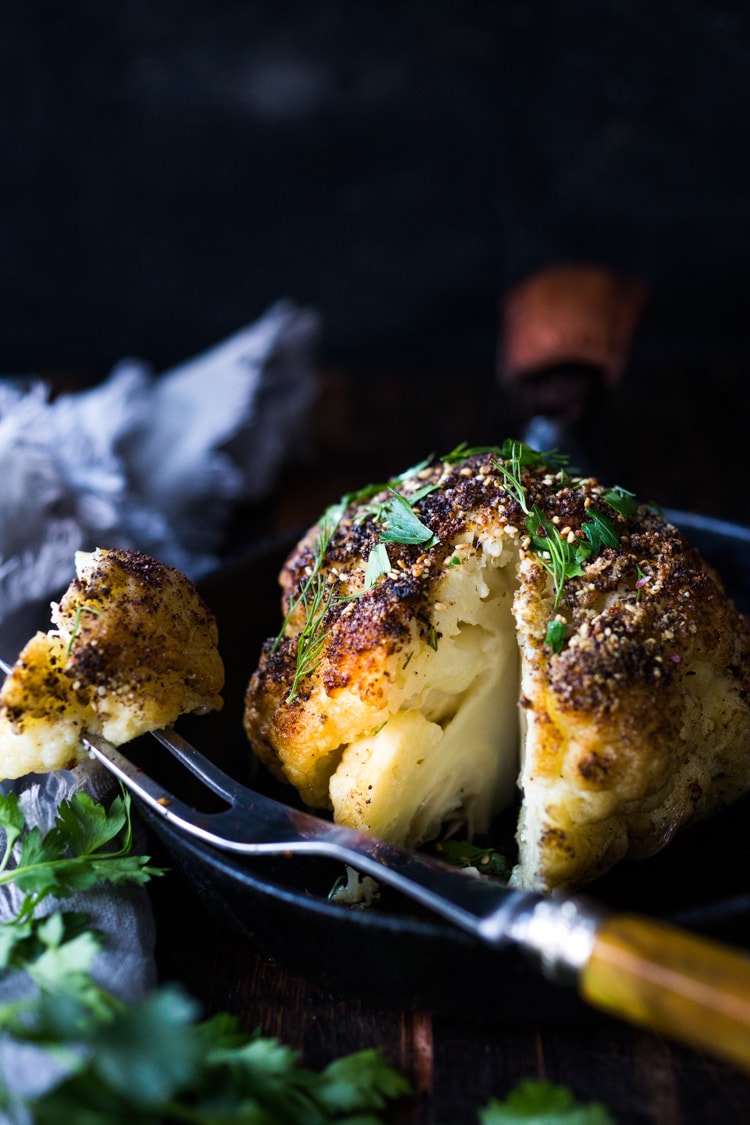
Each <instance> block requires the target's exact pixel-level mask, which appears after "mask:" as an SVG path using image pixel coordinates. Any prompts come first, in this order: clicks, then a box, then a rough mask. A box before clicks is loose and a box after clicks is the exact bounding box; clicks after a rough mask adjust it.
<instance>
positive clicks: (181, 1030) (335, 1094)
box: [0, 793, 409, 1125]
mask: <svg viewBox="0 0 750 1125" xmlns="http://www.w3.org/2000/svg"><path fill="white" fill-rule="evenodd" d="M0 826H2V827H3V828H4V829H5V833H6V847H5V852H4V855H3V858H2V865H3V875H2V882H3V883H5V884H6V885H7V884H9V883H11V882H15V883H16V884H17V886H18V889H19V890H20V891H21V892H22V894H21V904H20V907H19V909H18V911H17V913H16V915H15V916H14V917H12V918H11V919H10V920H9V921H7V922H5V923H4V924H3V925H1V926H0V971H8V970H16V971H21V972H25V973H26V974H27V975H28V976H29V978H30V980H31V981H33V983H34V984H35V985H36V990H35V991H33V992H32V993H31V994H30V995H24V996H23V998H22V999H18V1000H15V1001H13V1002H10V1003H4V1004H0V1031H1V1032H2V1033H3V1035H4V1036H6V1038H8V1037H9V1038H10V1039H11V1040H14V1041H15V1042H17V1043H28V1044H33V1045H34V1046H35V1047H36V1048H37V1049H39V1050H41V1051H42V1052H43V1053H46V1054H47V1055H48V1057H49V1061H50V1067H51V1069H50V1085H49V1087H48V1089H46V1091H45V1092H44V1093H42V1094H41V1095H38V1096H35V1097H27V1098H21V1097H20V1096H19V1095H15V1094H11V1093H10V1091H9V1090H8V1089H7V1088H5V1087H3V1086H2V1084H0V1107H2V1108H5V1109H8V1110H10V1111H13V1112H15V1111H17V1110H22V1111H23V1112H22V1116H23V1120H25V1121H26V1120H28V1121H33V1122H34V1125H58V1123H59V1122H60V1121H85V1122H86V1123H87V1125H138V1123H144V1125H145V1123H146V1122H149V1123H153V1122H155V1121H174V1122H179V1121H184V1122H191V1123H192V1125H237V1123H239V1122H241V1121H242V1122H244V1121H252V1122H254V1123H255V1125H328V1123H334V1122H340V1123H342V1125H343V1123H344V1122H349V1123H353V1122H355V1121H356V1122H358V1123H359V1122H361V1123H362V1125H366V1123H369V1125H378V1123H379V1122H381V1121H382V1111H383V1110H384V1109H385V1107H386V1105H387V1104H388V1103H389V1102H390V1101H392V1100H394V1099H396V1098H400V1097H402V1096H403V1095H405V1094H407V1093H408V1092H409V1084H408V1082H407V1081H406V1079H405V1078H404V1077H402V1076H401V1075H400V1074H399V1073H398V1072H397V1071H395V1070H394V1069H393V1068H392V1067H391V1066H390V1065H389V1064H388V1063H387V1062H386V1060H385V1059H384V1058H383V1056H382V1055H381V1054H380V1053H379V1052H377V1051H374V1050H366V1051H361V1052H358V1053H355V1054H352V1055H348V1056H344V1057H343V1058H340V1059H337V1060H335V1061H334V1062H332V1063H331V1064H330V1065H329V1066H328V1067H326V1068H325V1069H324V1070H322V1071H321V1072H319V1073H318V1072H314V1071H311V1070H308V1069H307V1068H305V1067H303V1066H302V1065H301V1064H300V1057H299V1055H298V1054H297V1052H295V1051H293V1050H291V1049H289V1048H287V1047H284V1046H282V1045H281V1044H280V1043H278V1042H277V1041H276V1040H274V1039H267V1038H263V1037H262V1036H261V1035H260V1034H259V1033H257V1032H256V1033H253V1034H246V1033H244V1032H242V1031H241V1029H240V1028H239V1025H238V1023H237V1021H236V1020H234V1019H233V1017H231V1016H229V1015H226V1014H223V1013H222V1014H220V1015H218V1016H216V1017H213V1018H211V1019H208V1020H203V1021H200V1020H199V1019H198V1005H197V1004H196V1002H195V1001H194V1000H193V999H192V998H191V997H189V996H187V995H186V994H185V993H184V992H183V991H182V990H181V989H179V988H176V987H162V988H158V989H155V990H154V991H153V992H151V993H150V994H149V995H147V996H146V997H144V998H143V999H141V1000H139V1001H137V1002H135V1003H132V1004H126V1003H124V1002H122V1001H120V1000H118V999H117V998H116V997H115V996H113V995H112V994H110V993H108V992H107V991H106V990H105V989H104V988H102V987H100V986H99V985H98V984H97V983H96V981H95V980H94V978H93V976H92V972H91V970H92V966H93V962H94V958H95V957H96V955H97V954H98V953H99V952H100V950H101V949H102V948H103V947H104V942H105V938H104V936H103V935H102V934H101V933H99V932H97V931H95V930H93V929H92V928H91V927H90V925H89V918H88V917H87V916H86V915H84V914H81V913H74V912H65V911H61V910H54V911H53V912H51V913H49V914H47V915H46V916H39V914H38V913H35V912H33V911H36V909H37V908H38V907H39V906H40V905H41V903H42V902H43V901H44V900H45V899H46V898H47V897H48V896H49V895H52V894H54V895H55V896H56V897H59V898H62V899H64V898H65V897H67V896H69V895H70V894H72V893H74V892H75V891H78V890H82V889H86V888H88V887H91V886H92V885H93V884H95V883H98V882H101V881H103V880H105V881H108V882H110V883H113V884H116V885H117V884H120V883H122V882H135V883H142V882H145V881H146V880H147V879H149V878H151V877H152V876H153V875H155V874H157V873H158V874H161V870H160V869H158V868H155V867H152V866H151V865H150V864H149V863H148V862H147V858H146V857H143V856H134V855H132V854H131V847H132V829H131V821H130V802H129V798H128V796H127V794H123V796H122V797H118V798H116V800H115V801H114V802H113V803H112V805H111V806H110V808H106V807H104V806H103V805H101V804H98V803H96V802H95V801H93V800H92V798H90V797H89V796H88V795H87V794H85V793H79V794H76V795H75V796H74V797H73V798H71V800H70V801H65V802H63V803H62V804H61V805H60V807H59V809H58V811H57V816H56V820H55V825H54V827H53V828H52V829H51V830H50V831H49V832H46V833H41V832H39V830H38V829H36V828H33V829H31V830H30V831H28V832H27V831H26V825H25V824H24V817H23V813H22V810H21V808H20V805H19V803H18V800H17V798H16V796H15V794H10V795H8V796H5V797H0ZM27 841H29V842H28V843H27ZM61 1064H62V1065H61ZM40 1065H41V1064H40ZM8 1119H9V1120H10V1119H11V1118H8Z"/></svg>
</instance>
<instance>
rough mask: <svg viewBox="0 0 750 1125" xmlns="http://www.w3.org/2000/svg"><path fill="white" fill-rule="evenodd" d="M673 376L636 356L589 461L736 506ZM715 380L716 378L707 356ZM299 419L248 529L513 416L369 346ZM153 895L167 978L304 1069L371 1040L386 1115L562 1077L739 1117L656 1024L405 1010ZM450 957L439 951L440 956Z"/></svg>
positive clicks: (455, 1124)
mask: <svg viewBox="0 0 750 1125" xmlns="http://www.w3.org/2000/svg"><path fill="white" fill-rule="evenodd" d="M683 376H684V373H678V374H675V373H674V372H671V373H668V374H667V375H666V376H665V375H664V373H662V372H659V371H658V370H646V371H642V372H636V374H635V375H634V377H633V378H634V381H633V383H632V385H629V386H628V388H627V389H626V390H625V391H624V392H623V393H621V394H619V395H616V396H614V398H613V399H612V401H611V402H609V403H608V404H606V405H605V407H604V410H603V412H602V413H601V415H600V417H599V419H598V421H597V423H596V433H594V434H592V447H598V448H599V449H600V450H601V449H604V454H603V455H602V459H603V461H606V464H604V465H603V468H602V472H601V474H600V475H601V477H602V479H603V480H606V481H607V483H619V484H623V485H624V486H626V487H631V488H633V489H634V490H635V491H637V492H638V494H639V495H642V496H645V497H648V498H657V499H660V500H662V501H663V502H665V503H666V504H668V505H672V506H678V507H685V508H692V509H695V510H699V511H703V512H706V513H707V514H714V515H717V516H721V517H724V518H734V519H737V520H741V521H743V522H750V496H748V495H744V494H743V493H742V492H741V490H738V489H737V488H735V486H734V484H733V483H732V477H731V475H730V476H727V474H726V470H727V469H728V468H729V469H730V470H731V467H732V458H733V457H734V458H735V459H736V458H737V457H738V456H739V452H740V450H739V445H738V448H737V450H735V451H730V452H720V453H719V455H718V457H717V456H716V446H715V445H712V442H711V441H709V440H708V438H709V436H710V435H709V434H707V433H706V430H705V428H703V427H704V426H705V423H706V418H707V413H706V412H707V411H708V415H709V418H708V422H709V426H710V425H711V424H712V419H713V414H715V415H716V421H717V424H718V422H719V421H721V425H722V426H724V427H726V426H729V428H730V436H731V427H732V426H733V425H736V424H737V423H736V422H734V421H733V420H732V418H731V417H730V414H731V412H726V414H722V410H723V407H722V406H721V405H720V404H718V403H717V402H715V401H713V400H712V402H711V404H709V405H707V404H706V402H705V400H703V399H701V397H700V391H699V387H698V384H697V383H696V384H695V385H692V386H686V385H685V381H684V377H683ZM713 379H714V383H716V381H717V379H718V381H719V383H721V376H720V375H719V376H717V374H716V372H714V373H713ZM670 380H671V381H670ZM726 380H727V382H730V381H731V380H730V375H726ZM699 400H700V402H699ZM701 403H702V405H701ZM699 407H700V408H699ZM712 412H713V413H712ZM722 419H724V420H722ZM312 422H313V425H312V427H311V434H310V440H309V443H308V444H307V445H306V446H305V447H304V448H301V449H300V451H299V459H298V461H297V462H296V463H295V464H293V465H291V466H290V467H289V469H288V470H287V472H286V473H285V475H284V478H283V479H282V480H281V481H280V483H279V486H278V489H277V490H276V492H275V493H274V496H273V497H272V498H271V501H270V503H269V505H268V507H267V508H264V510H263V511H262V512H259V513H253V514H250V515H248V517H247V520H248V522H247V528H250V537H252V535H254V534H256V532H260V531H267V530H278V529H288V528H295V527H298V526H300V525H306V524H307V523H309V522H312V520H314V519H315V517H316V516H317V515H318V514H319V512H320V511H321V510H322V508H323V507H324V506H325V505H326V504H327V503H329V502H331V501H333V500H335V499H337V498H338V497H339V496H340V495H341V494H342V493H343V492H345V491H347V490H348V489H350V488H352V487H354V486H358V485H360V484H364V483H366V482H367V481H371V480H375V479H383V477H385V476H388V475H391V474H393V473H395V472H398V471H400V470H401V469H403V468H405V467H407V466H408V465H410V464H413V463H415V462H416V461H418V460H420V459H421V458H422V457H423V456H425V455H426V454H428V453H430V452H438V453H439V452H447V451H448V450H449V449H451V448H453V447H454V446H455V445H456V444H457V443H458V442H459V441H461V440H467V441H469V442H470V443H472V444H478V443H483V442H489V441H498V440H502V438H504V437H505V436H515V434H514V428H515V426H516V423H517V419H516V418H515V417H514V415H513V408H512V405H509V404H508V403H505V402H503V397H502V395H499V394H498V391H497V385H496V383H495V378H494V373H493V371H492V366H491V364H489V365H488V364H487V363H486V362H482V361H480V362H478V363H474V364H467V365H466V366H465V367H461V368H459V367H458V366H455V365H451V364H449V363H446V364H444V365H440V366H439V367H436V368H432V369H429V368H428V369H425V368H423V367H419V366H418V365H414V364H413V363H407V364H395V363H393V364H388V363H387V362H383V361H379V362H378V364H377V365H374V369H373V370H361V369H360V370H343V369H342V370H329V371H327V372H325V374H324V377H323V380H322V385H321V394H320V397H319V401H318V405H317V409H316V412H315V416H314V419H312ZM724 432H725V433H726V432H727V431H726V428H725V429H724ZM605 470H606V473H607V474H608V475H607V476H605ZM610 473H613V474H614V478H613V477H612V476H610V475H609V474H610ZM152 899H153V905H154V911H155V915H156V921H157V934H158V945H157V956H158V965H159V971H160V974H161V977H162V979H163V980H171V981H174V980H177V981H180V982H182V983H183V984H184V985H185V986H186V988H187V989H188V990H189V991H190V992H191V993H192V994H193V995H194V996H195V997H196V998H197V999H199V1000H200V1001H201V1002H202V1004H203V1005H204V1008H205V1011H206V1012H207V1013H210V1012H215V1011H219V1010H224V1011H230V1012H233V1013H235V1014H236V1015H237V1016H238V1017H239V1018H240V1020H241V1022H242V1025H243V1026H244V1027H245V1028H247V1029H255V1028H260V1029H261V1030H262V1032H263V1033H265V1034H267V1035H272V1036H278V1037H279V1039H281V1040H282V1041H283V1042H284V1043H287V1044H289V1045H290V1046H293V1047H296V1048H299V1049H300V1050H301V1052H302V1055H303V1058H304V1061H305V1062H306V1063H307V1064H309V1065H310V1066H313V1067H319V1066H322V1065H324V1064H326V1063H327V1062H329V1061H331V1060H332V1059H334V1058H336V1057H338V1056H339V1055H341V1054H342V1053H347V1052H350V1051H354V1050H358V1049H360V1048H365V1047H372V1046H376V1047H378V1048H380V1049H381V1050H382V1051H383V1053H384V1054H385V1055H386V1056H387V1057H388V1058H389V1059H390V1060H391V1061H392V1063H393V1064H394V1065H395V1066H396V1067H397V1068H398V1069H399V1070H400V1071H402V1072H403V1073H404V1075H406V1077H407V1078H408V1079H409V1081H410V1082H411V1084H412V1087H413V1090H414V1095H413V1097H412V1098H410V1099H407V1100H406V1101H404V1102H403V1103H401V1104H399V1105H397V1106H395V1107H394V1108H393V1111H392V1112H391V1114H390V1116H389V1120H390V1121H392V1122H394V1123H403V1125H406V1123H409V1125H427V1123H430V1125H433V1123H434V1125H464V1123H466V1125H470V1123H474V1122H476V1121H477V1120H478V1118H477V1109H478V1108H479V1107H482V1106H483V1105H485V1104H486V1103H487V1102H488V1100H489V1099H490V1098H491V1097H504V1096H505V1095H506V1094H507V1093H508V1092H509V1091H510V1090H511V1088H512V1087H513V1086H515V1085H516V1083H517V1082H518V1081H519V1080H521V1079H523V1078H527V1077H544V1078H547V1079H549V1080H551V1081H554V1082H558V1083H563V1084H566V1085H568V1086H569V1087H570V1088H571V1089H572V1091H573V1093H574V1094H575V1096H576V1098H578V1099H579V1100H581V1101H582V1102H590V1101H601V1102H603V1103H604V1104H605V1105H606V1106H607V1107H608V1108H609V1109H610V1111H611V1113H612V1114H613V1116H614V1117H615V1119H616V1120H617V1121H618V1122H619V1123H621V1125H636V1123H654V1125H656V1123H658V1125H668V1123H675V1125H698V1123H705V1122H717V1123H721V1125H726V1123H728V1122H740V1121H745V1120H748V1116H749V1115H750V1109H749V1108H748V1107H750V1075H746V1074H744V1073H742V1072H740V1071H739V1070H737V1069H735V1068H733V1067H731V1066H728V1065H723V1064H721V1063H719V1062H716V1061H714V1060H713V1059H712V1058H710V1057H708V1056H706V1055H703V1054H699V1053H697V1052H694V1051H692V1050H689V1049H687V1048H683V1047H681V1046H676V1045H674V1044H672V1043H670V1042H667V1041H665V1040H664V1039H663V1038H661V1037H659V1036H657V1035H653V1034H649V1033H646V1032H641V1031H639V1030H633V1029H631V1028H629V1027H627V1026H625V1025H623V1024H620V1023H618V1022H615V1021H613V1020H610V1019H608V1018H606V1017H596V1018H592V1019H591V1020H589V1021H582V1022H577V1021H575V1020H573V1021H567V1020H565V1019H556V1018H550V1017H549V1015H548V1014H547V1013H546V1012H545V1011H543V1010H542V1011H541V1012H539V1013H538V1014H534V1015H533V1016H532V1018H531V1019H530V1020H528V1021H523V1022H522V1023H519V1022H517V1021H514V1020H508V1019H507V1018H506V1017H504V1015H503V1013H502V1011H500V1012H497V1013H494V1014H493V1013H490V1014H489V1015H488V1016H487V1018H484V1019H476V1018H475V1017H473V1016H472V1017H469V1016H467V1017H463V1016H462V1015H461V1014H460V1013H459V1014H458V1015H456V1014H452V1015H450V1016H445V1015H441V1014H440V1013H437V1012H433V1011H430V1010H420V1009H419V1008H417V1010H413V1007H412V1005H410V1004H409V1003H408V998H407V997H405V998H404V1004H403V1005H398V1004H396V1005H394V1004H393V1003H390V1002H387V1003H379V1002H377V1001H376V1000H373V999H372V998H366V997H365V996H357V995H352V994H351V993H348V994H339V993H337V992H334V991H331V990H330V989H329V988H327V987H324V986H321V985H320V984H319V983H318V982H317V981H316V980H314V979H310V978H309V977H308V976H305V975H300V974H298V973H296V972H293V971H289V970H288V969H287V968H286V967H285V966H284V965H281V964H277V963H275V961H274V960H272V959H271V958H270V957H269V956H268V955H267V954H266V953H264V952H262V951H260V950H258V949H256V948H254V947H253V946H252V945H251V944H249V943H248V941H247V940H246V939H245V938H244V937H240V936H238V935H237V934H236V933H235V932H233V931H231V930H229V929H226V928H224V927H223V926H221V925H220V924H218V923H217V920H216V918H215V917H214V916H213V914H211V913H210V912H208V911H207V910H206V909H205V907H204V906H203V905H202V904H201V902H200V901H198V900H197V899H196V897H195V895H194V894H193V893H192V891H191V887H190V885H189V883H187V882H185V881H184V880H183V879H182V878H181V877H180V876H178V875H177V874H173V875H170V876H169V877H168V878H166V879H164V880H161V881H160V882H159V883H158V884H157V885H155V887H154V889H153V891H152ZM300 940H304V934H301V935H300ZM460 968H461V967H460V965H456V964H446V965H445V966H444V970H443V971H444V972H445V973H446V974H455V973H457V972H460ZM503 971H504V970H503V967H502V966H501V965H498V972H499V973H501V972H503ZM549 988H550V990H551V989H552V988H553V986H551V985H550V986H549Z"/></svg>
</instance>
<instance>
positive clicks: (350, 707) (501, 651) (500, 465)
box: [245, 443, 750, 889]
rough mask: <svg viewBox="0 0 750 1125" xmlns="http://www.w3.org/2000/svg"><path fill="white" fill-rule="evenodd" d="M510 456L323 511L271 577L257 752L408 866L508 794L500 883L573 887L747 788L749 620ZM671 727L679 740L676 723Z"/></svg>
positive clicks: (660, 542)
mask: <svg viewBox="0 0 750 1125" xmlns="http://www.w3.org/2000/svg"><path fill="white" fill-rule="evenodd" d="M624 496H629V494H625V493H624V492H623V490H610V491H606V490H605V489H604V488H602V487H601V486H600V485H599V483H598V482H597V481H596V480H594V479H586V480H573V479H571V478H570V477H569V476H568V474H567V472H566V471H565V470H564V468H561V467H560V466H559V465H553V466H550V465H549V464H546V463H545V460H544V458H543V457H541V456H540V455H539V454H535V453H534V451H531V450H527V449H526V448H525V447H522V446H520V445H519V444H518V443H510V448H508V443H506V446H505V447H502V448H501V447H498V448H497V449H494V450H485V451H481V452H477V453H475V454H473V455H468V454H467V455H466V456H463V457H462V456H457V457H456V458H449V459H446V460H445V461H438V462H436V463H434V464H432V465H430V466H427V467H425V466H422V467H419V468H418V469H417V470H415V471H413V472H411V473H406V474H404V475H403V476H402V477H400V478H398V480H397V481H395V482H392V484H391V486H390V487H384V488H382V489H381V490H378V489H367V490H363V492H362V493H360V494H358V495H356V496H354V497H350V498H348V500H347V502H346V503H345V504H344V505H343V506H342V507H341V508H339V509H338V510H331V511H329V512H328V513H327V514H326V516H325V517H324V519H323V520H322V521H321V522H320V523H319V524H318V525H316V527H314V528H312V529H311V530H310V532H309V533H308V534H307V535H306V536H305V538H304V539H303V540H302V541H301V542H300V543H299V544H298V546H297V547H296V548H295V550H294V551H293V552H292V554H291V555H290V557H289V558H288V560H287V562H286V564H285V566H284V568H283V570H282V574H281V576H280V581H281V586H282V592H283V597H282V602H283V611H284V614H285V624H284V627H283V629H282V630H281V632H280V635H279V636H278V637H277V638H274V639H270V640H269V641H268V642H267V643H266V645H265V646H264V649H263V652H262V654H261V658H260V661H259V665H258V668H257V670H256V671H255V673H254V674H253V676H252V678H251V680H250V683H249V686H248V690H247V695H246V706H245V729H246V733H247V735H248V738H249V739H250V742H251V744H252V746H253V749H254V750H255V752H256V754H257V755H258V756H259V757H260V758H261V759H262V760H263V761H264V762H265V763H266V764H267V765H268V767H269V768H270V769H271V770H272V771H273V772H274V773H275V774H276V775H277V776H279V777H281V778H283V779H285V780H287V781H289V782H291V783H292V784H293V785H294V786H295V787H296V788H297V790H298V791H299V793H300V795H301V796H302V798H303V800H304V801H305V802H306V803H307V804H309V805H311V806H313V807H317V808H328V809H330V810H331V811H332V813H333V817H334V820H335V821H336V822H337V823H340V824H346V825H350V826H352V827H355V828H357V829H359V830H363V831H368V832H371V833H373V834H375V835H377V836H379V837H381V838H383V839H386V840H389V841H392V842H396V843H402V844H407V845H410V846H419V845H420V844H422V843H425V842H427V841H429V840H432V839H434V838H436V837H437V836H438V835H439V834H445V833H446V832H455V831H457V830H465V831H467V832H468V834H469V835H472V836H476V835H482V834H484V833H486V832H487V831H488V829H489V828H490V824H491V821H492V819H493V817H495V816H496V815H497V814H498V813H499V812H501V811H502V810H504V809H505V808H507V807H508V806H509V805H510V804H511V803H512V801H513V800H514V798H515V796H516V794H517V793H518V791H519V789H520V797H521V813H520V819H519V828H518V847H519V862H518V865H517V868H516V871H515V873H514V882H516V883H517V884H519V885H524V886H534V887H537V888H540V889H551V888H553V887H562V886H565V887H572V886H577V885H581V884H583V883H586V882H589V881H590V880H591V879H593V878H595V877H596V876H597V875H599V874H600V873H602V872H603V871H605V870H606V869H607V868H608V867H610V866H611V865H612V864H613V863H615V862H616V861H617V860H619V859H620V858H622V857H623V856H625V855H646V854H649V853H651V852H653V851H655V850H657V849H658V848H659V847H661V846H663V845H664V844H665V843H666V842H667V840H668V839H669V838H670V837H671V835H672V834H673V833H674V831H675V830H676V829H677V828H678V827H679V826H680V825H681V824H683V823H686V822H688V821H690V820H691V819H694V818H696V817H698V816H702V815H705V814H706V813H707V812H709V811H711V810H712V809H713V808H716V807H717V806H719V805H721V804H724V803H726V802H728V801H730V800H733V799H735V798H736V797H737V796H739V795H740V794H741V793H743V792H745V791H747V789H748V788H749V787H750V706H749V705H748V699H747V685H748V684H750V640H749V632H748V622H747V621H746V620H745V619H744V618H743V617H742V616H741V615H740V614H739V613H738V612H737V611H736V609H735V607H734V606H733V604H732V603H731V602H730V600H729V599H728V598H727V597H726V595H725V594H724V592H723V589H722V588H721V585H720V582H719V580H718V579H717V577H716V576H715V574H714V573H713V572H712V571H711V570H710V568H709V567H708V566H707V565H706V564H705V563H704V562H703V560H702V559H701V558H700V556H699V555H698V554H697V553H696V552H695V551H694V550H692V549H691V548H690V547H689V546H688V544H687V543H686V542H685V541H684V539H683V537H682V536H681V535H680V533H679V532H678V531H677V530H676V529H675V528H674V527H672V526H671V525H669V524H667V523H665V521H664V520H663V519H661V518H660V517H659V516H658V515H656V514H655V513H654V512H653V511H651V510H650V509H648V508H646V507H645V506H638V505H636V504H635V502H634V500H632V498H631V501H632V502H631V503H623V502H622V501H623V497H624ZM686 720H687V721H686Z"/></svg>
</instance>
